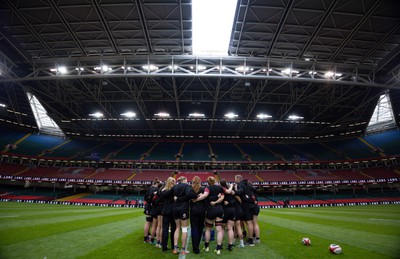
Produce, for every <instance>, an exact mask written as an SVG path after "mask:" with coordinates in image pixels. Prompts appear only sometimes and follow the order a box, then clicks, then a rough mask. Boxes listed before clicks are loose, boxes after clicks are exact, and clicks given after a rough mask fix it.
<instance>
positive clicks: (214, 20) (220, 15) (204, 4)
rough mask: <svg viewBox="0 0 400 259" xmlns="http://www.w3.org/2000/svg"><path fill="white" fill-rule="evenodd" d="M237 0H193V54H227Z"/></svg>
mask: <svg viewBox="0 0 400 259" xmlns="http://www.w3.org/2000/svg"><path fill="white" fill-rule="evenodd" d="M236 6H237V0H218V1H216V0H192V24H193V25H192V33H193V55H196V56H227V55H228V49H229V41H230V37H231V32H232V25H233V19H234V16H235V12H236Z"/></svg>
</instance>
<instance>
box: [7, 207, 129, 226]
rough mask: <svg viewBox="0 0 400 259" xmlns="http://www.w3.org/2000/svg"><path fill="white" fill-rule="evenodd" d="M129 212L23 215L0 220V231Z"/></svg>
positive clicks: (127, 212)
mask: <svg viewBox="0 0 400 259" xmlns="http://www.w3.org/2000/svg"><path fill="white" fill-rule="evenodd" d="M131 213H132V212H131V211H128V210H126V211H122V210H120V211H104V212H100V211H97V212H95V213H91V212H84V213H80V212H76V213H74V214H70V213H66V214H65V213H60V212H59V213H57V214H52V215H42V214H40V215H35V216H32V215H24V216H23V217H18V218H9V219H8V220H7V221H5V220H0V229H9V228H15V227H33V226H39V225H44V224H54V223H64V222H70V221H76V220H88V219H93V218H98V217H107V216H115V215H121V214H131Z"/></svg>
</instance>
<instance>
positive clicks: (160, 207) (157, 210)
mask: <svg viewBox="0 0 400 259" xmlns="http://www.w3.org/2000/svg"><path fill="white" fill-rule="evenodd" d="M162 209H163V208H162V205H160V206H158V205H157V209H156V214H157V216H161V215H162Z"/></svg>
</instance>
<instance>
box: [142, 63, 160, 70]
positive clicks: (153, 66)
mask: <svg viewBox="0 0 400 259" xmlns="http://www.w3.org/2000/svg"><path fill="white" fill-rule="evenodd" d="M142 68H143V69H144V70H147V71H155V70H158V67H157V66H155V65H152V64H150V65H144V66H142Z"/></svg>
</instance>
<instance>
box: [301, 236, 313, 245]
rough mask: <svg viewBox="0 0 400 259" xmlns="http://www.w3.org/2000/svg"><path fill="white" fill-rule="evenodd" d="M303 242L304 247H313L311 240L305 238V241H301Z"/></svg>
mask: <svg viewBox="0 0 400 259" xmlns="http://www.w3.org/2000/svg"><path fill="white" fill-rule="evenodd" d="M301 242H302V243H303V245H305V246H309V245H311V240H310V239H309V238H308V237H303V239H301Z"/></svg>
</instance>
